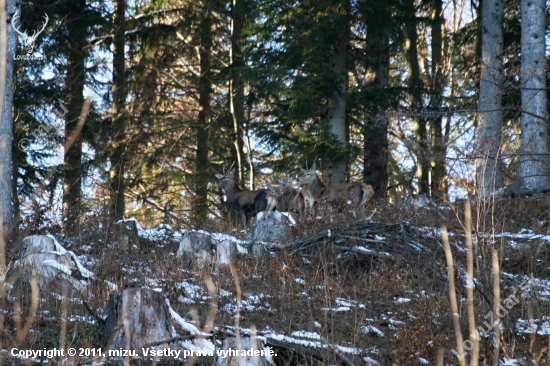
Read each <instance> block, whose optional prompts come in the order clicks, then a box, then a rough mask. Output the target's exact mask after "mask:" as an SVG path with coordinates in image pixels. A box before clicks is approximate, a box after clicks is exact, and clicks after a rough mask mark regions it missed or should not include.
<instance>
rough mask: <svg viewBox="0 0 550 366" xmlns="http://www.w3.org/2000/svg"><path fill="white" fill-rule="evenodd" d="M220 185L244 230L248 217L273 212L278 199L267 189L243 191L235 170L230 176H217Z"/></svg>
mask: <svg viewBox="0 0 550 366" xmlns="http://www.w3.org/2000/svg"><path fill="white" fill-rule="evenodd" d="M215 176H216V179H217V180H218V184H219V185H220V186H221V187H222V188H223V190H224V192H225V196H226V198H227V202H228V203H229V204H230V205H231V207H232V208H233V210H235V212H237V215H238V216H239V218H240V220H241V223H242V225H243V228H244V230H246V229H247V225H246V216H247V215H253V214H256V213H258V212H262V211H272V210H273V209H275V207H276V205H277V202H276V197H275V196H274V195H273V193H272V192H269V191H268V190H267V189H257V190H254V191H251V190H249V189H241V188H240V187H239V183H238V182H237V178H236V175H235V168H233V169H232V170H231V172H230V173H228V174H225V173H224V174H215Z"/></svg>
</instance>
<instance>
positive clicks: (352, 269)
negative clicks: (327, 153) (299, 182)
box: [0, 199, 550, 366]
mask: <svg viewBox="0 0 550 366" xmlns="http://www.w3.org/2000/svg"><path fill="white" fill-rule="evenodd" d="M544 202H546V201H544ZM544 202H542V201H537V200H535V199H529V200H526V201H522V202H521V205H522V206H521V207H522V212H517V211H514V207H519V206H520V205H519V204H518V203H517V202H513V201H510V202H503V203H499V204H497V205H496V206H495V207H494V208H484V210H483V212H481V213H480V214H479V215H474V217H473V219H474V228H477V229H479V228H489V227H491V228H494V229H496V231H497V232H502V231H508V232H516V233H517V232H519V230H520V229H522V228H529V229H532V230H534V231H535V232H544V230H545V228H548V222H549V221H548V220H549V217H548V216H549V212H550V204H545V203H544ZM374 208H376V209H377V213H376V214H375V215H374V217H373V220H375V221H377V222H387V223H397V224H398V223H403V222H405V221H408V222H409V224H410V225H411V226H412V227H424V226H426V225H427V224H430V225H431V226H434V227H435V228H437V227H438V226H439V225H440V224H441V223H445V224H446V225H447V227H449V231H450V232H453V233H456V235H455V236H454V237H451V241H452V244H453V242H454V243H456V242H457V241H462V240H463V236H461V235H463V234H461V233H463V227H462V224H461V219H460V218H461V217H463V214H462V207H461V206H460V205H456V207H454V210H453V209H445V210H436V209H430V210H417V211H415V210H403V209H398V208H397V207H395V206H391V205H387V204H381V203H380V204H376V203H373V204H372V206H371V207H370V208H369V210H368V211H367V212H372V210H373V209H374ZM474 210H475V207H474ZM487 212H493V213H494V215H495V216H494V217H492V218H489V217H487V215H485V213H487ZM526 212H527V214H524V213H526ZM322 214H323V216H324V217H327V216H328V213H326V212H324V213H322ZM354 219H355V217H354V215H353V213H352V212H351V211H349V210H335V211H333V214H332V219H318V218H317V215H315V216H310V217H306V218H304V219H299V220H298V224H297V225H296V226H295V227H293V228H292V229H291V230H290V233H289V240H293V239H295V238H298V237H302V236H304V235H307V234H310V233H314V232H317V231H321V230H327V228H330V227H334V226H338V225H340V224H343V223H349V222H350V221H352V220H354ZM544 221H546V224H544V223H542V222H544ZM488 222H490V223H491V225H492V226H489V225H488V224H487V223H488ZM527 224H528V225H527ZM205 229H207V230H209V231H212V232H214V231H216V232H221V231H224V232H230V231H231V229H232V228H231V227H230V226H229V225H228V224H227V223H226V222H212V223H209V224H208V225H207V226H206V227H205ZM33 232H39V230H35V231H33ZM91 232H92V233H95V234H93V235H90V236H89V237H87V239H86V240H87V243H93V244H94V245H93V246H92V249H91V250H90V251H88V252H84V251H81V250H80V249H79V247H77V246H76V245H75V246H74V247H73V248H71V249H72V250H74V251H75V252H77V254H84V255H86V258H87V260H88V261H89V262H88V263H86V265H87V268H88V269H90V270H91V271H93V272H94V273H95V274H96V277H95V279H94V280H93V281H92V282H91V283H90V285H89V289H88V292H87V293H86V294H84V295H79V296H77V295H72V296H70V301H69V302H68V309H67V310H68V311H67V317H68V323H67V330H66V339H67V344H68V345H71V346H73V347H100V346H101V345H102V344H101V334H102V328H101V323H100V322H99V321H96V320H95V319H94V316H99V317H102V316H104V315H106V313H105V312H106V308H107V300H108V296H109V293H110V292H111V291H112V290H111V288H110V286H109V285H108V282H110V283H112V284H115V285H116V286H117V287H118V289H124V288H126V287H133V286H146V287H153V288H155V287H159V288H161V289H162V290H163V293H164V295H165V296H166V297H167V298H168V299H169V301H170V303H171V305H172V307H173V308H174V310H175V311H177V312H178V313H179V314H180V315H181V316H183V317H184V318H187V319H192V318H193V314H198V318H199V322H200V323H201V324H204V322H205V320H206V316H207V314H208V307H209V305H210V302H211V297H210V295H209V293H208V291H207V290H206V286H205V282H204V281H205V276H207V275H210V276H211V277H212V279H213V281H214V283H215V285H216V287H217V288H218V289H219V291H220V293H219V300H218V312H217V315H216V319H215V325H216V326H217V327H218V329H219V332H218V333H219V334H221V333H223V330H224V329H228V330H230V329H232V327H233V326H234V325H235V321H236V317H235V315H236V313H235V297H236V293H237V290H236V285H235V277H234V276H232V274H231V272H230V270H229V268H221V269H219V270H217V271H215V270H214V268H199V267H197V266H196V265H195V264H194V263H193V262H192V261H190V260H187V259H185V258H176V256H175V252H176V251H177V248H178V242H177V241H175V240H173V239H171V238H170V237H167V238H166V239H164V240H161V242H148V241H143V242H142V245H141V247H140V249H139V251H137V252H132V253H127V252H125V251H124V250H122V249H120V248H117V247H116V246H115V245H112V244H113V243H112V242H111V241H110V240H108V242H107V244H105V243H104V239H105V238H106V237H108V236H106V234H105V233H102V232H100V231H95V232H93V231H91ZM237 233H239V231H238V230H237ZM544 233H545V232H544ZM424 234H426V235H424V236H422V237H421V239H422V242H423V244H424V245H426V246H427V247H429V248H430V249H431V250H432V252H431V253H430V254H429V255H425V254H418V255H417V256H411V254H410V251H408V250H405V249H404V248H398V247H396V248H395V249H394V252H393V254H394V255H393V256H392V257H391V258H387V259H382V258H378V257H368V256H364V255H357V254H354V253H351V252H347V253H343V252H342V251H341V250H332V249H331V247H330V245H319V247H318V248H312V250H310V251H308V252H307V253H299V252H295V251H292V250H287V251H281V252H278V253H276V254H268V255H266V256H265V257H262V258H255V257H251V256H243V255H240V256H238V258H237V259H236V260H235V262H234V267H235V268H236V270H237V273H238V278H239V284H240V287H241V288H242V300H243V304H244V306H243V308H242V310H241V313H240V320H239V321H240V325H241V326H242V327H244V328H250V327H251V326H253V325H255V326H256V327H257V328H258V330H259V331H260V333H262V332H264V333H265V331H266V330H267V329H269V330H270V331H273V332H275V333H280V334H286V335H292V333H293V332H296V331H310V332H317V333H318V334H319V335H320V337H321V340H322V342H325V343H326V344H333V345H335V344H337V345H340V346H344V347H350V348H359V349H363V350H368V352H367V354H366V355H368V356H369V357H371V358H373V359H375V360H377V361H378V362H380V364H381V365H388V366H389V365H394V364H395V365H414V364H418V358H424V359H426V360H428V361H429V362H430V364H435V362H436V359H437V354H438V350H439V349H440V348H445V349H446V352H445V358H444V361H445V363H446V364H453V363H456V358H455V356H454V355H453V354H452V353H451V352H450V350H451V349H453V348H454V345H455V342H454V334H453V332H452V322H451V316H450V307H449V300H448V289H447V281H446V277H445V276H446V267H445V261H444V254H443V249H442V247H441V246H440V244H439V238H438V237H437V236H436V237H435V238H432V237H430V235H428V233H424ZM489 241H490V238H478V243H477V248H478V256H477V257H476V258H477V262H478V263H477V265H478V267H477V268H476V278H478V279H479V284H478V286H476V293H475V296H476V303H475V310H476V316H477V318H476V323H477V324H482V323H483V320H484V319H483V317H484V315H485V314H487V312H488V311H489V310H490V309H491V308H492V304H491V303H490V299H491V289H492V284H491V280H490V278H491V277H490V265H487V266H485V267H484V263H485V262H484V261H485V260H486V258H488V260H489V261H490V258H491V257H490V253H489V254H487V251H488V250H489V248H490V247H491V245H490V243H489ZM500 242H502V247H499V250H500V251H501V257H503V258H506V256H503V255H502V254H504V253H506V251H507V250H508V249H506V246H505V244H506V243H505V240H504V239H499V243H500ZM499 243H497V244H499ZM539 244H540V243H539ZM539 244H537V245H538V247H537V245H535V248H531V247H528V248H527V249H525V250H524V251H522V252H519V254H517V255H516V257H511V256H509V257H508V260H504V261H503V262H502V271H505V272H508V273H513V274H517V275H519V274H530V273H531V272H532V273H533V274H534V275H535V277H538V278H546V277H547V275H548V273H547V268H546V267H547V266H548V264H547V263H548V259H549V258H548V251H547V250H545V247H546V246H547V245H548V244H544V245H542V246H541V245H539ZM350 245H351V244H350ZM396 245H397V243H396ZM499 245H500V244H499ZM537 248H538V251H537ZM516 252H517V251H516ZM509 253H512V251H511V250H509ZM453 255H454V258H455V262H456V264H457V271H456V282H457V291H458V294H457V295H458V298H459V299H462V298H465V296H466V295H465V294H466V291H465V289H464V281H463V279H462V273H463V272H461V271H460V269H461V268H465V254H464V253H463V252H460V251H458V250H456V248H454V249H453ZM92 259H93V261H92ZM489 263H490V262H489ZM502 280H504V283H505V284H506V285H508V287H503V293H502V298H505V297H506V296H508V295H509V293H510V291H511V289H512V288H514V285H517V284H518V282H519V281H518V280H514V279H511V278H507V277H503V278H502ZM107 281H108V282H107ZM191 285H195V286H196V287H192V286H191ZM221 290H223V291H221ZM61 292H62V289H50V290H47V291H41V296H42V298H43V300H42V301H41V302H40V305H39V308H38V312H37V317H36V319H35V321H34V322H33V324H32V327H31V330H30V332H29V333H28V335H27V336H26V337H25V339H24V341H23V342H22V343H21V344H18V342H17V339H16V337H15V336H14V334H16V330H17V327H18V326H19V325H18V324H17V322H16V317H14V316H13V314H14V309H15V308H16V307H17V305H16V304H17V303H19V304H20V308H21V309H22V310H21V312H22V319H26V318H27V317H28V315H29V311H30V307H31V305H30V298H31V297H32V296H31V293H30V290H29V286H28V285H25V283H24V281H22V282H21V283H19V284H18V286H16V287H14V288H12V289H11V290H10V291H9V293H8V295H7V296H6V297H5V305H4V310H5V311H6V312H5V314H6V315H5V316H4V324H3V326H2V327H1V329H2V330H0V340H1V344H2V346H3V348H4V349H10V348H11V347H19V348H29V349H42V348H53V347H56V346H58V345H59V337H60V332H61V325H60V320H59V319H60V317H61V314H62V311H63V308H62V301H61V300H60V297H59V296H58V295H56V293H57V294H60V293H61ZM399 299H410V301H408V302H404V301H405V300H399ZM520 300H521V301H520V303H518V304H517V305H515V306H514V307H513V308H512V310H511V311H510V313H509V314H507V315H506V316H505V317H504V318H503V319H502V320H503V329H504V331H503V335H502V343H503V351H501V353H502V354H503V355H508V356H509V357H512V356H513V357H516V358H518V359H520V360H524V361H525V362H526V364H527V363H529V362H532V360H534V359H537V358H539V357H540V359H539V365H549V364H550V363H549V362H548V358H547V355H546V353H545V352H546V350H545V347H547V346H548V342H549V340H548V337H547V336H541V335H534V336H527V335H525V336H518V333H517V331H516V322H517V319H518V318H522V319H529V317H531V318H533V319H542V317H543V316H548V315H549V313H550V312H549V310H550V308H549V306H548V302H545V301H542V300H540V299H537V298H535V297H534V296H532V297H531V299H527V298H520ZM0 303H1V302H0ZM252 307H253V308H254V309H252ZM342 307H348V308H349V309H348V310H347V311H336V310H338V309H339V308H340V309H339V310H342V309H341V308H342ZM87 308H89V309H91V310H92V312H93V313H94V316H93V315H91V314H90V312H89V311H88V310H87ZM327 309H332V310H327ZM529 309H530V310H529ZM459 311H460V312H461V314H462V315H463V317H462V320H463V321H462V324H461V326H462V329H463V330H466V329H468V328H467V322H466V317H465V311H466V310H465V302H460V303H459ZM368 325H372V326H375V327H376V328H377V329H378V330H380V331H381V332H383V334H384V336H383V337H380V336H379V335H376V334H373V333H368V334H366V333H365V332H364V331H362V329H364V328H362V327H365V326H368ZM480 347H481V353H480V354H481V359H482V362H481V364H483V360H485V362H486V363H490V359H491V354H492V345H491V343H490V337H489V338H482V339H481V344H480ZM541 351H544V352H542V353H541ZM279 353H280V357H278V358H277V362H278V364H281V365H282V364H296V365H297V364H303V365H309V364H312V365H314V364H315V365H318V364H319V363H318V362H317V361H315V359H323V361H322V363H323V364H342V363H343V361H342V357H341V355H339V352H338V351H336V350H335V349H334V348H331V347H328V348H325V349H318V350H317V351H316V352H314V353H310V354H307V355H309V356H304V353H301V352H295V353H293V352H289V351H288V350H286V349H283V348H281V349H279ZM6 356H7V354H4V360H5V361H6ZM362 356H365V354H363V355H362ZM346 357H348V358H349V359H350V360H352V361H353V362H354V363H355V364H363V363H364V361H362V360H361V358H360V357H359V356H354V355H351V354H347V355H346ZM12 361H13V362H16V361H15V360H13V359H10V360H9V361H6V362H9V363H10V364H11V362H12ZM529 364H532V363H529Z"/></svg>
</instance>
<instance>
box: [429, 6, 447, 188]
mask: <svg viewBox="0 0 550 366" xmlns="http://www.w3.org/2000/svg"><path fill="white" fill-rule="evenodd" d="M433 7H434V8H433V23H432V80H431V81H432V99H431V109H432V112H433V113H434V117H433V118H432V120H431V128H430V129H431V132H432V141H431V144H432V152H433V161H434V165H433V176H432V181H431V185H432V187H431V188H432V189H431V192H432V196H434V197H437V198H445V197H446V196H447V181H446V176H447V168H446V155H447V142H446V141H445V136H444V135H443V126H442V123H443V114H442V113H441V106H442V105H441V104H442V101H443V88H444V87H445V78H444V75H443V67H444V65H443V24H444V21H445V19H444V18H443V1H442V0H434V1H433Z"/></svg>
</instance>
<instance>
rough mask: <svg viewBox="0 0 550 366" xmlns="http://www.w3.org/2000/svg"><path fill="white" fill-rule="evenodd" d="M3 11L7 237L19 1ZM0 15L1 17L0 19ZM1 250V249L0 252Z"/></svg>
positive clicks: (2, 209) (0, 143) (0, 178)
mask: <svg viewBox="0 0 550 366" xmlns="http://www.w3.org/2000/svg"><path fill="white" fill-rule="evenodd" d="M5 3H6V12H5V13H4V14H2V15H4V16H2V17H0V20H2V21H3V24H2V28H3V29H1V30H0V103H1V106H0V107H1V108H2V110H1V111H0V225H2V227H0V235H2V236H4V237H7V235H8V233H9V232H10V231H11V228H12V225H13V223H14V215H13V204H12V164H13V162H12V135H13V115H12V107H13V94H14V91H15V90H14V89H15V86H14V79H13V76H14V60H13V59H14V56H15V52H16V50H17V33H16V32H15V30H14V29H13V27H12V26H11V19H12V17H13V15H14V14H15V13H16V12H17V11H20V7H21V3H20V2H18V1H15V0H6V2H5ZM1 18H3V19H1ZM0 240H2V239H1V238H0ZM2 255H3V253H0V256H2Z"/></svg>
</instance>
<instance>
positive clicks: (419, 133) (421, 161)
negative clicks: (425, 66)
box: [405, 0, 430, 194]
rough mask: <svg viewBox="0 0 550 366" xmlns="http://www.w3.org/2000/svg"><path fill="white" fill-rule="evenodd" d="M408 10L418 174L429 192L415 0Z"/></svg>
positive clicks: (421, 186)
mask: <svg viewBox="0 0 550 366" xmlns="http://www.w3.org/2000/svg"><path fill="white" fill-rule="evenodd" d="M405 9H406V11H407V18H408V20H407V22H406V24H405V32H406V37H407V41H406V45H405V49H406V54H407V68H408V71H409V80H408V84H409V85H408V86H409V89H410V91H411V111H412V113H413V114H417V116H413V119H414V133H415V141H416V149H417V150H416V156H417V159H418V165H417V171H416V175H417V178H418V193H424V194H429V184H428V183H429V175H430V160H429V156H428V144H427V136H426V121H425V120H424V118H422V117H421V116H420V115H419V112H420V111H421V109H422V104H423V103H422V81H421V80H420V68H419V66H418V48H417V47H418V45H417V44H418V34H417V31H416V26H417V19H416V8H415V5H414V0H406V1H405Z"/></svg>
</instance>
